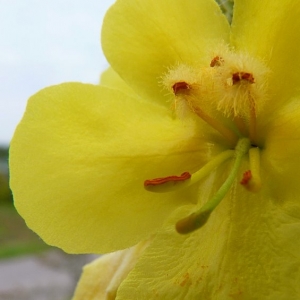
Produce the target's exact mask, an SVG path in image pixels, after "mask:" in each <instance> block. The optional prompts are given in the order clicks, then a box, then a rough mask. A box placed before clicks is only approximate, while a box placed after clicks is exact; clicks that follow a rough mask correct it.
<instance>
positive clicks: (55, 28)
mask: <svg viewBox="0 0 300 300" xmlns="http://www.w3.org/2000/svg"><path fill="white" fill-rule="evenodd" d="M113 2H115V1H114V0H87V1H84V0H0V82H1V83H0V145H3V144H4V145H5V144H9V141H10V139H11V137H12V135H13V132H14V129H15V127H16V125H17V124H18V122H19V121H20V119H21V118H22V115H23V113H24V110H25V106H26V102H27V100H28V98H29V97H30V96H31V95H32V94H34V93H36V92H37V91H38V90H40V89H42V88H44V87H46V86H49V85H52V84H57V83H61V82H66V81H81V82H89V83H97V82H98V80H99V75H100V73H101V71H103V70H104V69H105V68H106V67H107V66H108V63H107V62H106V60H105V57H104V55H103V53H102V51H101V46H100V28H101V24H102V20H103V16H104V14H105V12H106V10H107V9H108V7H109V6H110V5H111V4H113Z"/></svg>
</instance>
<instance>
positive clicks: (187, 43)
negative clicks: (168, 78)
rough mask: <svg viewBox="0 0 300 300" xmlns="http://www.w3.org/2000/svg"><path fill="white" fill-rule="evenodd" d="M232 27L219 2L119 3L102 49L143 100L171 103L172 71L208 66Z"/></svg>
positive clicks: (107, 22)
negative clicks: (210, 52)
mask: <svg viewBox="0 0 300 300" xmlns="http://www.w3.org/2000/svg"><path fill="white" fill-rule="evenodd" d="M228 34H229V25H228V22H227V20H226V18H225V17H224V15H222V13H221V10H220V8H219V7H218V5H217V4H216V3H215V1H213V0H201V1H194V0H177V1H173V0H164V1H157V0H151V1H144V0H131V1H126V0H118V1H117V2H116V3H115V4H114V5H113V6H112V7H111V8H110V10H109V11H108V13H107V15H106V17H105V19H104V23H103V29H102V46H103V50H104V53H105V55H106V57H107V59H108V61H109V62H110V64H111V66H112V67H113V69H115V70H116V71H117V73H118V74H119V75H120V76H121V77H122V78H123V79H124V80H125V81H126V82H127V83H128V84H129V85H130V86H131V87H132V88H134V90H135V91H136V92H137V93H138V94H140V95H141V96H142V97H146V98H147V97H150V98H151V99H156V100H157V101H163V102H164V101H165V94H166V92H165V91H163V87H162V85H161V84H159V83H160V80H161V76H162V75H163V74H164V73H165V72H166V71H168V68H170V67H173V66H175V65H177V64H178V63H184V64H187V65H189V64H190V65H192V66H194V65H197V64H199V63H203V54H204V53H205V51H206V49H207V47H208V46H209V44H210V46H211V45H214V44H215V43H218V44H219V43H220V41H221V40H224V41H228Z"/></svg>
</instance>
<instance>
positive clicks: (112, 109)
mask: <svg viewBox="0 0 300 300" xmlns="http://www.w3.org/2000/svg"><path fill="white" fill-rule="evenodd" d="M205 147H209V145H208V144H207V143H205V141H204V140H203V137H202V134H201V132H198V131H196V128H195V126H194V124H193V123H183V122H182V121H180V120H174V119H173V118H172V112H171V111H170V110H168V109H167V108H165V107H163V106H159V105H157V104H151V103H149V102H143V101H140V100H137V99H134V98H130V97H129V96H127V95H125V94H123V93H121V92H119V91H117V90H112V89H108V88H104V87H100V86H93V85H87V84H80V83H66V84H62V85H58V86H53V87H49V88H46V89H44V90H42V91H40V92H39V93H37V94H36V95H34V96H33V97H32V98H31V99H30V100H29V102H28V106H27V109H26V113H25V115H24V117H23V119H22V121H21V123H20V124H19V126H18V127H17V129H16V132H15V135H14V138H13V140H12V143H11V149H10V170H11V187H12V190H13V194H14V199H15V205H16V207H17V209H18V211H19V213H20V214H21V215H22V216H23V217H24V219H25V220H26V222H27V224H28V226H29V227H30V228H31V229H33V230H34V231H36V232H37V233H38V234H39V235H40V236H41V237H42V238H43V239H44V240H45V241H46V242H47V243H48V244H51V245H55V246H58V247H60V248H63V249H64V250H65V251H67V252H72V253H84V252H90V253H103V252H106V251H113V250H117V249H122V248H126V247H129V246H132V245H134V244H136V243H137V242H138V241H140V240H142V239H144V238H145V237H147V236H148V235H149V234H151V233H152V232H153V231H155V230H156V229H157V228H158V227H159V226H160V225H161V223H162V222H163V220H164V219H165V218H166V217H167V216H168V215H169V214H170V212H172V211H173V210H174V209H175V208H176V207H178V206H179V205H182V204H185V203H190V202H193V201H196V196H197V195H196V194H195V193H194V191H191V190H188V191H185V190H184V191H180V192H174V193H168V194H163V195H162V194H155V193H150V192H147V191H146V190H145V189H144V187H143V183H144V180H146V179H152V178H157V177H163V176H168V175H180V174H181V173H182V172H185V171H191V172H193V171H195V170H196V169H197V168H199V166H201V165H202V164H203V163H204V158H203V155H205V154H204V152H205V151H203V149H204V148H205ZM205 159H206V158H205Z"/></svg>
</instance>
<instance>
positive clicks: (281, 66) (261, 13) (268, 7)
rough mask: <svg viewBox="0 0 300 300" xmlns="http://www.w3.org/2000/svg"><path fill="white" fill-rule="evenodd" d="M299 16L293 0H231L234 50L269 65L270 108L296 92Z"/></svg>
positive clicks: (299, 66)
mask: <svg viewBox="0 0 300 300" xmlns="http://www.w3.org/2000/svg"><path fill="white" fill-rule="evenodd" d="M299 16H300V6H299V3H298V2H297V1H294V0H286V1H282V0H272V1H269V0H262V1H257V0H235V2H234V17H233V23H232V42H233V45H234V46H235V47H236V48H237V49H238V50H242V51H246V52H248V53H250V54H252V55H254V56H255V57H259V58H261V59H263V60H264V61H265V63H266V64H267V65H268V67H269V68H270V70H271V74H270V90H271V92H272V95H270V100H269V101H270V112H272V111H274V109H276V108H277V107H280V106H281V105H282V103H284V102H287V101H289V99H290V98H291V96H295V93H297V94H298V89H299V85H300V73H299V69H300V52H299V43H300V18H299ZM254 17H255V21H253V20H254V19H253V18H254ZM268 113H269V112H268Z"/></svg>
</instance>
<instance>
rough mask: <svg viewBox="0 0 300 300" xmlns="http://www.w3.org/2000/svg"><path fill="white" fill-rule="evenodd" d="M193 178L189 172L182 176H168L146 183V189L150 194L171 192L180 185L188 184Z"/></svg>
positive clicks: (146, 181)
mask: <svg viewBox="0 0 300 300" xmlns="http://www.w3.org/2000/svg"><path fill="white" fill-rule="evenodd" d="M191 177H192V175H191V174H190V173H189V172H184V173H182V174H181V175H180V176H175V175H172V176H167V177H161V178H154V179H148V180H145V181H144V187H145V189H146V190H148V191H150V192H160V193H165V192H170V191H171V190H172V188H176V186H177V185H178V184H182V183H183V182H186V181H187V180H189V179H190V178H191Z"/></svg>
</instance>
